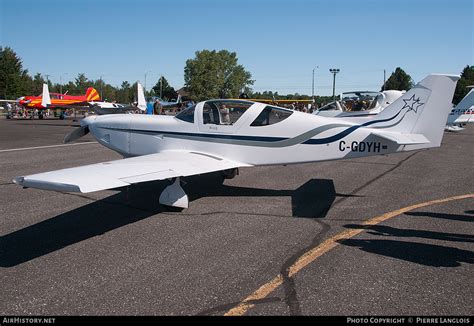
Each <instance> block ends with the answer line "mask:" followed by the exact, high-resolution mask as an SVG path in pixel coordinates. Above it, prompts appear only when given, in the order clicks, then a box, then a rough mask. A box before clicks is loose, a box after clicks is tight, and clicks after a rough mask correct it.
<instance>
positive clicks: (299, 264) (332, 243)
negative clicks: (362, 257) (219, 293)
mask: <svg viewBox="0 0 474 326" xmlns="http://www.w3.org/2000/svg"><path fill="white" fill-rule="evenodd" d="M467 198H474V194H465V195H460V196H454V197H449V198H443V199H436V200H431V201H427V202H424V203H419V204H415V205H411V206H407V207H403V208H400V209H397V210H395V211H391V212H388V213H385V214H382V215H379V216H376V217H373V218H371V219H369V220H367V221H365V222H363V223H362V225H377V224H379V223H382V222H384V221H387V220H388V219H391V218H392V217H395V216H399V215H402V214H404V213H406V212H409V211H412V210H415V209H418V208H422V207H426V206H431V205H435V204H441V203H446V202H450V201H453V200H461V199H467ZM364 231H366V229H364V228H362V229H353V230H346V231H343V232H341V233H338V234H336V235H334V236H332V237H330V238H329V239H327V240H325V241H324V242H322V243H321V244H320V245H318V246H317V247H315V248H313V249H311V250H309V251H307V252H306V253H304V254H303V255H302V256H301V257H300V258H298V260H297V261H296V262H295V263H294V264H293V265H291V266H290V267H289V270H288V276H289V277H292V276H294V275H295V274H296V273H298V272H299V271H301V270H302V269H303V268H305V267H306V266H308V265H309V264H311V263H312V262H314V261H315V260H316V259H317V258H319V257H321V256H322V255H324V254H325V253H327V252H328V251H329V250H331V249H333V248H334V247H336V246H337V245H339V242H338V241H341V240H347V239H349V238H352V237H354V236H356V235H358V234H359V233H362V232H364ZM282 284H283V276H282V275H281V274H279V275H278V276H276V277H275V278H274V279H272V280H271V281H270V282H268V283H266V284H264V285H262V286H261V287H260V288H259V289H258V290H256V291H255V292H254V293H252V294H251V295H249V296H248V297H247V298H245V299H244V300H243V301H242V302H241V303H239V304H238V305H237V306H236V307H234V308H232V309H230V310H229V311H227V312H226V313H225V314H224V315H225V316H242V315H244V314H245V313H246V312H247V311H248V310H249V309H251V308H252V307H254V306H255V304H253V303H252V302H255V301H258V300H262V299H264V298H265V297H267V296H268V295H269V294H270V293H271V292H273V291H274V290H276V289H277V288H278V287H279V286H280V285H282Z"/></svg>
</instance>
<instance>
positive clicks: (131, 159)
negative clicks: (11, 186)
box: [13, 74, 459, 208]
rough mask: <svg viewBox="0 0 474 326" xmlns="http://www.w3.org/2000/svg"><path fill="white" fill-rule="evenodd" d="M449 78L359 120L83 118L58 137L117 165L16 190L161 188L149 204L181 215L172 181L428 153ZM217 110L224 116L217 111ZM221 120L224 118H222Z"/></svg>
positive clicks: (244, 114)
mask: <svg viewBox="0 0 474 326" xmlns="http://www.w3.org/2000/svg"><path fill="white" fill-rule="evenodd" d="M458 79H459V76H457V75H440V74H433V75H429V76H428V77H426V78H425V79H423V80H422V81H421V82H420V83H418V84H417V85H416V86H415V87H413V88H412V89H410V90H409V91H408V92H407V93H405V94H404V95H403V96H402V97H400V98H399V99H398V100H396V101H395V102H394V103H393V104H391V105H389V106H388V107H386V108H385V110H383V111H382V112H381V113H379V114H378V115H375V116H370V117H366V118H365V120H361V119H362V118H357V119H356V120H351V119H355V118H327V117H320V116H317V115H310V114H307V113H302V112H295V111H291V110H287V109H283V108H279V107H275V106H272V105H267V104H264V103H255V102H250V101H245V100H209V101H204V102H200V103H198V104H196V105H195V106H193V107H190V108H187V109H185V110H183V111H181V112H180V113H179V114H178V115H176V116H150V115H133V114H127V115H121V114H116V115H104V116H90V117H87V118H85V119H83V120H82V121H81V127H80V128H79V129H77V130H75V131H73V132H72V133H70V134H69V135H67V136H66V138H65V142H69V141H73V140H75V139H78V138H79V137H81V136H83V135H85V134H87V133H88V132H91V133H92V135H93V136H94V137H95V138H96V139H97V141H98V142H99V143H100V144H102V145H104V146H106V147H108V148H110V149H112V150H114V151H116V152H118V153H120V154H122V155H123V156H124V157H125V158H124V159H120V160H115V161H110V162H104V163H98V164H91V165H85V166H80V167H74V168H68V169H63V170H57V171H51V172H45V173H39V174H34V175H28V176H20V177H16V178H15V179H14V180H13V182H14V183H16V184H18V185H20V186H23V187H32V188H39V189H46V190H54V191H62V192H82V193H88V192H93V191H99V190H105V189H112V188H117V187H125V186H129V185H131V184H135V183H140V182H146V181H152V180H164V179H171V180H173V181H172V183H171V184H170V185H169V186H168V187H167V188H165V190H164V191H163V192H162V193H161V195H160V198H159V202H160V203H161V204H163V205H167V206H175V207H180V208H187V207H188V204H189V203H188V197H187V195H186V193H185V192H184V190H183V189H182V187H181V185H180V177H186V176H191V175H197V174H203V173H208V172H214V171H223V172H224V176H225V177H227V178H231V177H233V176H235V175H236V174H237V172H238V168H240V167H250V166H259V165H284V164H296V163H307V162H318V161H326V160H337V159H348V158H357V157H364V156H371V155H380V154H389V153H396V152H405V151H412V150H419V149H424V148H430V147H438V146H440V144H441V139H442V137H443V130H444V126H445V124H446V118H447V116H448V114H449V111H450V109H449V107H450V103H451V99H452V97H453V94H454V89H455V86H456V83H457V80H458ZM224 106H225V107H224ZM221 112H226V114H225V116H223V114H222V113H221Z"/></svg>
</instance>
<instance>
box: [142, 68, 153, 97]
mask: <svg viewBox="0 0 474 326" xmlns="http://www.w3.org/2000/svg"><path fill="white" fill-rule="evenodd" d="M149 72H151V70H148V71H147V72H146V73H145V85H144V86H143V92H144V93H145V96H146V75H147V74H148V73H149Z"/></svg>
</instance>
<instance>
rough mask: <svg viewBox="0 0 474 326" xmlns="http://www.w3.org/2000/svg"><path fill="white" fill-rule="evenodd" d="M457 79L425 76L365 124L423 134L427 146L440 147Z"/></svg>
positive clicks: (442, 76)
mask: <svg viewBox="0 0 474 326" xmlns="http://www.w3.org/2000/svg"><path fill="white" fill-rule="evenodd" d="M458 79H459V76H457V75H442V74H431V75H428V76H427V77H426V78H425V79H423V80H422V81H420V82H419V83H418V84H416V85H415V87H413V88H412V89H410V90H409V91H408V92H406V93H405V94H404V95H402V96H401V97H400V98H399V99H398V100H396V101H395V102H393V103H392V104H390V105H389V106H387V107H386V108H385V109H384V110H383V111H382V112H381V113H380V114H378V115H377V116H376V117H375V118H374V119H375V120H373V121H371V122H369V123H367V124H365V125H366V126H369V125H370V127H373V128H381V129H383V130H385V131H395V132H399V133H410V134H422V135H423V136H425V137H426V138H427V139H428V140H429V141H430V145H432V146H430V147H433V146H439V145H440V144H441V139H442V138H443V132H444V126H445V125H446V119H447V117H448V114H449V112H450V111H451V100H452V98H453V94H454V89H455V87H456V83H457V81H458ZM425 147H426V146H425Z"/></svg>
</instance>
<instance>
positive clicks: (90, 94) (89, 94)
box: [86, 87, 100, 101]
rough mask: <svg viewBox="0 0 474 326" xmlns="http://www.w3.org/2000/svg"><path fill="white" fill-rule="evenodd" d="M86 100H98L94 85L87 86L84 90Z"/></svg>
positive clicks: (98, 96)
mask: <svg viewBox="0 0 474 326" xmlns="http://www.w3.org/2000/svg"><path fill="white" fill-rule="evenodd" d="M86 101H100V95H99V93H98V92H97V91H96V90H95V88H94V87H89V88H88V89H87V91H86Z"/></svg>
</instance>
